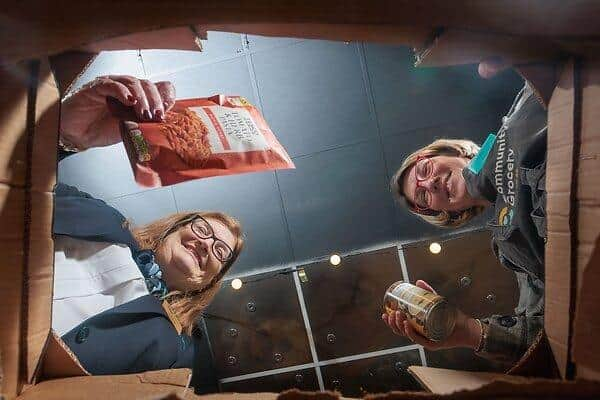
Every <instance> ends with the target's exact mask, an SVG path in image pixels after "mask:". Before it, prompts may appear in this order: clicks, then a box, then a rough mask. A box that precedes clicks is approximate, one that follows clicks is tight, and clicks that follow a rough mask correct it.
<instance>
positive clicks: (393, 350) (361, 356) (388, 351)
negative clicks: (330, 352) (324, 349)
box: [317, 344, 421, 367]
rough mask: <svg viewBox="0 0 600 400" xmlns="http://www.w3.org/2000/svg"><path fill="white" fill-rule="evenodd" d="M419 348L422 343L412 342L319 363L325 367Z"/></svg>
mask: <svg viewBox="0 0 600 400" xmlns="http://www.w3.org/2000/svg"><path fill="white" fill-rule="evenodd" d="M419 348H421V346H420V345H418V344H411V345H409V346H402V347H393V348H391V349H385V350H379V351H372V352H370V353H361V354H355V355H353V356H347V357H340V358H333V359H331V360H326V361H319V362H318V363H317V364H318V366H320V367H324V366H325V365H331V364H341V363H345V362H348V361H355V360H364V359H365V358H373V357H379V356H385V355H388V354H395V353H403V352H405V351H411V350H418V349H419Z"/></svg>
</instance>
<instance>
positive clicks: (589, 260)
mask: <svg viewBox="0 0 600 400" xmlns="http://www.w3.org/2000/svg"><path fill="white" fill-rule="evenodd" d="M581 86H582V93H581V148H580V152H579V160H578V172H579V174H578V182H577V200H578V205H579V207H578V224H577V228H578V232H577V233H578V241H579V244H578V251H577V290H578V299H577V309H576V314H575V321H574V326H573V359H574V361H575V363H576V365H577V376H578V377H582V378H587V379H595V380H600V349H599V346H598V342H597V337H598V332H599V329H600V317H598V314H599V313H598V304H599V303H600V294H599V293H598V285H599V284H600V222H599V221H600V185H598V182H600V123H599V122H598V110H600V62H599V60H597V59H596V60H589V59H588V60H584V62H583V66H582V71H581Z"/></svg>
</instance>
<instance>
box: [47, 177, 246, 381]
mask: <svg viewBox="0 0 600 400" xmlns="http://www.w3.org/2000/svg"><path fill="white" fill-rule="evenodd" d="M55 196H56V197H55V216H54V227H53V233H54V240H55V278H54V299H53V307H52V308H53V309H52V328H53V330H54V331H55V333H56V334H57V335H58V336H60V337H61V338H62V340H63V341H64V342H65V343H66V345H67V346H68V347H69V348H70V349H71V350H72V351H73V353H75V355H76V356H77V357H78V359H79V361H80V362H81V364H82V365H83V367H84V368H85V369H86V370H87V371H88V372H90V373H92V374H100V375H101V374H123V373H134V372H141V371H147V370H158V369H167V368H183V367H185V368H192V366H193V361H194V359H197V358H198V357H201V358H202V357H206V360H205V363H207V364H210V352H209V351H208V349H207V347H206V343H198V342H197V340H200V338H198V337H196V336H197V335H192V331H193V330H194V328H195V327H196V323H197V322H198V319H199V318H200V317H201V314H202V311H203V310H204V309H205V308H206V306H207V305H208V304H209V303H210V301H211V300H212V298H213V297H214V295H215V294H216V292H217V290H218V289H219V287H220V285H221V280H222V278H223V276H224V275H225V273H226V272H227V271H228V270H229V269H230V268H231V266H232V265H233V263H234V262H235V260H236V258H237V257H238V255H239V254H240V252H241V250H242V247H243V243H244V240H243V237H242V231H241V227H240V225H239V223H238V222H237V221H236V220H234V219H233V218H231V217H230V216H228V215H225V214H222V213H214V212H213V213H203V212H192V213H177V214H172V215H169V216H166V217H164V218H161V219H158V220H156V221H154V222H152V223H150V224H147V225H144V226H139V227H131V226H130V224H129V223H128V222H127V220H126V219H125V218H124V217H123V216H122V215H121V214H120V213H119V212H118V211H117V210H115V209H114V208H112V207H110V206H109V205H107V204H106V203H104V202H103V201H101V200H98V199H95V198H93V197H92V196H90V195H88V194H86V193H83V192H81V191H79V190H77V189H76V188H74V187H71V186H66V185H62V184H60V185H58V186H57V187H56V189H55ZM204 341H205V339H204ZM209 367H210V366H207V368H206V374H209V375H210V374H213V373H212V371H211V369H210V368H209ZM206 374H205V375H206Z"/></svg>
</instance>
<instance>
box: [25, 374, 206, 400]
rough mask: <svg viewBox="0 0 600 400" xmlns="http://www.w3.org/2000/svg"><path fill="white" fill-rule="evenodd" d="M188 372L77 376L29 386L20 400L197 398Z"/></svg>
mask: <svg viewBox="0 0 600 400" xmlns="http://www.w3.org/2000/svg"><path fill="white" fill-rule="evenodd" d="M190 374H191V371H190V370H189V369H175V370H169V371H153V372H146V373H139V374H129V375H101V376H78V377H71V378H62V379H52V380H47V381H44V382H41V383H38V384H36V385H33V386H30V387H28V388H26V390H24V391H23V393H22V394H21V395H20V396H19V397H18V398H19V399H44V400H49V399H57V400H58V399H60V400H67V399H111V400H120V399H123V400H125V399H160V398H164V397H165V396H167V395H170V394H173V393H174V394H177V395H179V396H180V397H181V398H182V399H195V398H197V397H198V396H195V395H194V394H193V389H191V388H187V387H186V386H187V382H188V376H189V375H190Z"/></svg>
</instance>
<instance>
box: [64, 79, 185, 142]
mask: <svg viewBox="0 0 600 400" xmlns="http://www.w3.org/2000/svg"><path fill="white" fill-rule="evenodd" d="M108 97H113V98H115V99H117V100H118V101H119V102H120V103H121V104H123V105H124V106H126V107H132V108H133V110H134V111H135V114H136V115H137V117H138V119H139V120H140V121H162V120H163V118H164V115H165V112H166V111H168V110H170V109H171V107H173V105H174V104H175V87H174V86H173V85H172V84H171V82H156V83H152V82H150V81H148V80H140V79H137V78H134V77H132V76H126V75H110V76H101V77H98V78H96V79H95V80H93V81H92V82H90V83H89V84H87V85H85V86H84V87H83V88H81V89H80V90H79V91H77V92H76V93H74V94H73V95H72V96H71V97H69V98H67V99H65V100H64V101H63V103H62V107H61V119H60V136H61V139H62V140H63V141H64V142H65V143H68V144H70V145H73V146H75V147H77V148H78V149H80V150H85V149H88V148H90V147H99V146H108V145H111V144H115V143H118V142H120V141H121V134H120V131H119V121H118V119H117V118H115V117H114V116H113V115H112V114H111V113H110V111H109V110H108V107H107V105H106V99H107V98H108Z"/></svg>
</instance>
